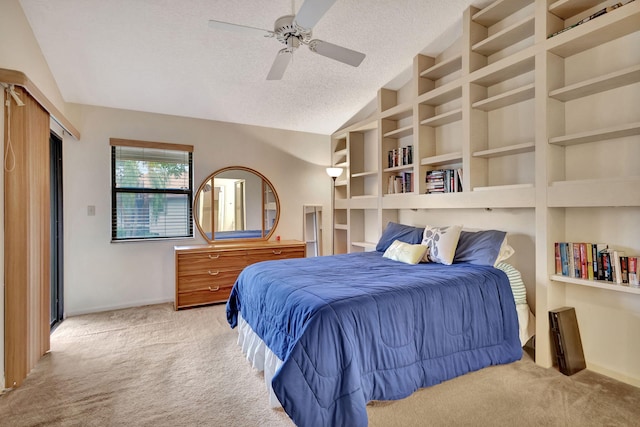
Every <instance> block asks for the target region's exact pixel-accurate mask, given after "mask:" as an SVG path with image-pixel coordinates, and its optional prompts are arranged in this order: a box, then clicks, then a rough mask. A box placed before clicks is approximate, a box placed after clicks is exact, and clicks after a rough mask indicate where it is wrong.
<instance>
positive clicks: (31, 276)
mask: <svg viewBox="0 0 640 427" xmlns="http://www.w3.org/2000/svg"><path fill="white" fill-rule="evenodd" d="M15 91H16V93H17V95H18V96H19V97H20V99H21V100H22V102H23V103H24V104H25V105H24V106H18V105H17V104H16V103H15V102H14V101H13V100H11V106H10V107H9V108H5V113H4V114H5V147H6V148H7V149H8V151H7V152H8V155H7V157H6V159H5V165H4V197H5V200H4V208H5V230H4V244H5V248H4V258H5V259H4V263H5V264H4V271H5V386H6V387H7V388H9V387H16V386H19V385H20V384H21V383H22V381H23V380H24V379H25V378H26V376H27V374H28V373H29V371H30V370H31V369H32V368H33V367H34V366H35V364H36V363H37V361H38V360H39V359H40V357H41V356H42V355H43V354H44V353H45V352H47V351H48V350H49V310H50V293H49V292H50V288H49V286H50V241H51V225H50V212H51V209H50V172H49V171H50V165H49V132H50V123H49V114H48V113H47V112H46V111H45V110H44V109H43V108H42V107H41V106H40V104H38V103H37V102H36V101H35V100H34V99H33V98H32V97H31V96H30V95H29V94H28V93H26V92H25V91H24V90H22V89H21V88H17V87H16V89H15Z"/></svg>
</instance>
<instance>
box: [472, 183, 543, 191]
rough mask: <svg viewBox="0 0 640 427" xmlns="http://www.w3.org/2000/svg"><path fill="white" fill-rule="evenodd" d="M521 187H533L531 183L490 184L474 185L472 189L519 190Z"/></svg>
mask: <svg viewBox="0 0 640 427" xmlns="http://www.w3.org/2000/svg"><path fill="white" fill-rule="evenodd" d="M523 188H533V184H507V185H490V186H487V187H475V188H474V189H473V191H502V190H520V189H523Z"/></svg>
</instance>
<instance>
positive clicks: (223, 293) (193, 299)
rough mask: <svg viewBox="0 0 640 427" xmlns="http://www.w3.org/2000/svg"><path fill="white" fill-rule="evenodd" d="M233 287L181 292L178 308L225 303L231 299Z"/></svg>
mask: <svg viewBox="0 0 640 427" xmlns="http://www.w3.org/2000/svg"><path fill="white" fill-rule="evenodd" d="M232 287H233V286H220V288H219V289H218V290H216V288H215V287H212V289H213V290H209V289H200V290H194V291H190V292H180V293H179V294H178V296H177V298H178V301H177V304H176V308H184V307H191V306H195V305H204V304H211V303H214V302H224V301H226V300H228V299H229V294H230V293H231V288H232Z"/></svg>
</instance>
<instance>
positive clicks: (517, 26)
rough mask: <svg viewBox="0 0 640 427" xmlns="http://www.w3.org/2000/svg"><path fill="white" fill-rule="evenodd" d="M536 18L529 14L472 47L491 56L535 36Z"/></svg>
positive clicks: (477, 51)
mask: <svg viewBox="0 0 640 427" xmlns="http://www.w3.org/2000/svg"><path fill="white" fill-rule="evenodd" d="M534 23H535V19H534V17H533V16H527V17H526V18H523V19H521V20H520V21H518V22H516V23H514V24H512V25H510V26H508V27H507V28H505V29H503V30H502V31H499V32H497V33H495V34H494V35H492V36H490V37H487V38H486V39H484V40H482V41H480V42H478V43H476V44H474V45H473V46H472V47H471V49H472V50H473V51H474V52H476V53H479V54H481V55H485V56H489V55H493V54H494V53H496V52H498V51H501V50H503V49H506V48H507V47H509V46H511V45H514V44H515V43H517V42H519V41H522V40H525V39H526V38H528V37H531V36H533V34H534V28H535V25H534Z"/></svg>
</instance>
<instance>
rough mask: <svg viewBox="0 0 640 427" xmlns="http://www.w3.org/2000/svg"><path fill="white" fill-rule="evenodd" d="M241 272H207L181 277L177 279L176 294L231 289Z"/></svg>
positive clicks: (235, 270) (236, 270) (237, 270)
mask: <svg viewBox="0 0 640 427" xmlns="http://www.w3.org/2000/svg"><path fill="white" fill-rule="evenodd" d="M241 271H242V270H240V269H233V270H225V271H221V270H209V271H208V272H204V273H200V274H190V275H185V276H181V277H180V278H179V279H178V292H185V291H195V290H199V289H208V288H209V287H211V288H213V289H215V288H216V287H220V288H222V287H232V286H233V284H234V283H235V282H236V279H237V278H238V274H240V272H241Z"/></svg>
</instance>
